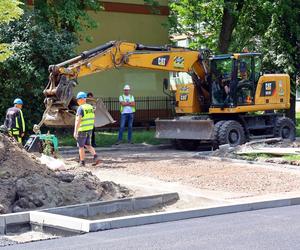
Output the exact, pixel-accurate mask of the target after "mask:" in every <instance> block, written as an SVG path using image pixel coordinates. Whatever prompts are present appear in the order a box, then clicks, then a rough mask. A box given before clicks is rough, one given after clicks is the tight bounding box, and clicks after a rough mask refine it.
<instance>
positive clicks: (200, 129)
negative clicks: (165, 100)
mask: <svg viewBox="0 0 300 250" xmlns="http://www.w3.org/2000/svg"><path fill="white" fill-rule="evenodd" d="M155 124H156V135H155V137H156V138H163V139H178V140H180V139H183V140H185V139H186V140H203V141H212V140H214V122H213V121H212V120H209V119H208V120H193V119H188V118H187V119H173V120H160V119H157V120H156V121H155Z"/></svg>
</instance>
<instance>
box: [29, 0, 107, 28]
mask: <svg viewBox="0 0 300 250" xmlns="http://www.w3.org/2000/svg"><path fill="white" fill-rule="evenodd" d="M101 9H102V6H101V3H100V1H96V0H50V1H49V0H35V1H34V12H35V14H36V17H37V18H38V21H40V22H47V23H49V24H51V25H52V26H54V27H56V28H57V29H58V30H61V29H62V30H68V31H70V32H75V33H78V32H81V31H83V30H85V29H89V28H95V27H96V26H97V23H96V22H95V21H94V20H93V18H92V17H91V16H90V15H89V13H88V12H87V11H88V10H91V11H99V10H101Z"/></svg>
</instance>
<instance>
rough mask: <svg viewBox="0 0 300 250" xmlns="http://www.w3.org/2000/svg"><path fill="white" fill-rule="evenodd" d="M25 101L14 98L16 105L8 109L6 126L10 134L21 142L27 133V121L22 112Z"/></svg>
mask: <svg viewBox="0 0 300 250" xmlns="http://www.w3.org/2000/svg"><path fill="white" fill-rule="evenodd" d="M22 108H23V101H22V100H21V99H20V98H16V99H15V100H14V106H13V107H11V108H9V109H8V110H7V111H6V117H5V121H4V126H5V127H6V128H7V130H8V134H9V135H10V136H12V137H14V138H15V139H16V140H17V141H18V142H19V143H22V138H23V137H24V135H25V121H24V116H23V112H22Z"/></svg>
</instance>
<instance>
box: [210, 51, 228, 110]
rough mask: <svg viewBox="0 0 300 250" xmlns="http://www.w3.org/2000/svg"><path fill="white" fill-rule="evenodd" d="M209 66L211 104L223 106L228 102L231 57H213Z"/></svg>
mask: <svg viewBox="0 0 300 250" xmlns="http://www.w3.org/2000/svg"><path fill="white" fill-rule="evenodd" d="M210 67H211V76H210V79H211V91H212V105H213V106H224V105H226V104H229V103H230V85H231V84H230V83H231V77H232V71H233V59H232V58H231V56H229V55H228V56H218V57H213V58H212V59H211V63H210Z"/></svg>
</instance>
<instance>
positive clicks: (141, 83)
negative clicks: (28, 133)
mask: <svg viewBox="0 0 300 250" xmlns="http://www.w3.org/2000/svg"><path fill="white" fill-rule="evenodd" d="M111 2H116V1H111ZM125 2H127V3H138V4H141V2H143V1H140V0H135V1H134V0H131V1H125ZM163 2H167V1H163ZM90 14H91V16H92V17H93V18H94V20H96V21H97V22H98V28H96V29H93V30H90V31H88V32H86V33H84V34H83V35H82V36H83V37H84V36H92V37H93V41H92V42H91V43H89V42H86V41H82V42H81V44H80V46H79V48H78V52H81V51H84V50H88V49H91V48H94V47H97V46H99V45H101V44H103V43H106V42H108V41H112V40H123V41H128V42H136V43H142V44H146V45H164V44H167V43H168V41H169V39H168V30H167V28H166V27H165V26H163V23H166V22H167V16H162V15H149V14H148V15H147V14H131V13H120V12H108V11H101V12H98V13H90ZM168 75H169V74H168V73H167V72H159V71H152V70H140V69H124V68H122V69H114V70H110V71H105V72H101V73H96V74H93V75H90V76H86V77H83V78H80V79H78V82H79V86H78V87H76V91H87V92H89V91H91V92H93V93H94V95H95V96H97V97H116V96H119V94H120V93H121V92H122V88H123V85H124V84H125V83H127V84H130V86H131V87H132V93H133V94H134V95H135V96H163V93H162V82H163V79H164V78H166V77H168Z"/></svg>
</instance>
